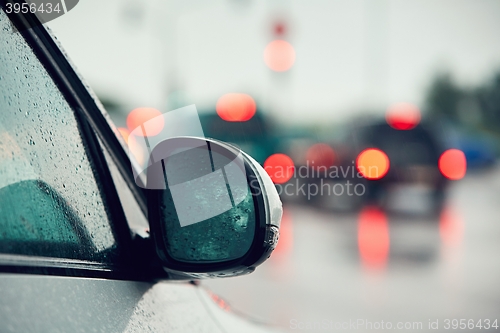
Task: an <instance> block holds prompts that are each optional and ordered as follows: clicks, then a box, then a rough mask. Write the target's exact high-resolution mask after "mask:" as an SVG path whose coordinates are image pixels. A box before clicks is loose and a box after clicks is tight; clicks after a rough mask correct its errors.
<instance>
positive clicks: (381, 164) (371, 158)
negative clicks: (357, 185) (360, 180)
mask: <svg viewBox="0 0 500 333" xmlns="http://www.w3.org/2000/svg"><path fill="white" fill-rule="evenodd" d="M389 165H390V162H389V157H387V155H386V154H385V153H384V152H383V151H382V150H380V149H377V148H368V149H365V150H363V151H362V152H361V153H360V154H359V155H358V158H357V159H356V167H357V169H358V171H359V173H360V174H361V175H362V176H363V177H365V178H366V179H371V180H376V179H381V178H382V177H384V176H385V175H386V174H387V172H388V171H389Z"/></svg>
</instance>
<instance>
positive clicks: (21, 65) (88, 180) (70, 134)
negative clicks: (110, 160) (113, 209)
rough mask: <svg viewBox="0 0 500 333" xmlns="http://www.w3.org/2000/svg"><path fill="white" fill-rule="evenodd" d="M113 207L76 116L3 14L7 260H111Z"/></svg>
mask: <svg viewBox="0 0 500 333" xmlns="http://www.w3.org/2000/svg"><path fill="white" fill-rule="evenodd" d="M106 207H107V204H106V199H105V198H104V196H103V193H102V191H101V189H100V187H99V179H98V175H97V173H96V172H95V165H94V164H93V162H92V160H91V158H90V156H89V154H88V151H86V144H85V139H84V137H83V136H82V134H81V131H80V127H79V125H78V122H77V119H76V117H75V114H74V111H73V110H72V109H71V107H70V106H69V105H68V103H67V102H66V100H65V99H64V97H63V96H62V94H61V93H60V91H59V89H58V88H57V86H56V84H55V83H54V81H53V80H52V79H51V77H50V76H49V75H48V73H47V71H46V70H45V68H44V67H43V65H42V64H41V63H40V61H39V60H38V59H37V58H36V56H35V54H34V53H33V51H32V50H31V48H30V47H29V46H28V44H27V43H26V42H25V40H24V39H23V37H22V36H21V34H20V33H18V32H17V31H15V29H14V28H13V27H12V25H11V23H10V21H9V19H8V18H7V16H6V15H5V13H4V12H3V11H0V253H9V254H25V255H37V256H49V257H64V258H74V259H85V260H101V259H102V258H103V257H105V256H108V257H109V254H110V253H113V251H114V249H115V248H116V241H115V237H114V234H113V231H112V229H111V227H110V216H109V212H108V211H107V208H106Z"/></svg>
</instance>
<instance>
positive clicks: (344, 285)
mask: <svg viewBox="0 0 500 333" xmlns="http://www.w3.org/2000/svg"><path fill="white" fill-rule="evenodd" d="M449 190H450V191H449V200H448V204H447V206H446V207H447V208H446V209H445V210H444V212H443V214H441V217H440V218H436V219H409V218H401V217H399V218H398V217H393V216H385V215H384V214H383V213H380V212H378V211H373V210H372V211H370V210H367V211H366V210H365V211H364V212H363V213H362V214H351V215H345V214H344V215H341V214H332V213H328V212H325V211H320V210H317V209H314V208H307V207H299V206H286V208H285V209H286V211H285V213H286V215H285V217H284V223H283V227H282V237H281V239H280V244H279V248H278V249H277V250H276V251H275V253H274V254H273V256H272V257H271V259H270V260H269V261H268V262H266V263H265V264H264V265H262V266H261V267H259V268H258V269H257V271H256V272H255V273H253V274H250V275H249V276H245V277H238V278H229V279H220V280H213V281H212V280H210V281H204V282H203V284H204V285H205V286H207V287H209V288H210V289H211V290H212V291H214V292H215V293H217V294H218V295H220V296H221V297H222V298H223V299H225V300H226V301H227V302H228V304H229V305H230V306H231V308H232V309H234V310H235V311H238V312H242V313H245V314H248V315H250V316H252V317H253V318H255V319H257V320H260V321H264V322H267V323H272V324H274V325H276V326H277V327H279V328H282V329H283V330H285V331H293V332H296V331H302V330H303V331H309V332H310V331H317V332H322V331H347V330H356V331H372V330H377V331H391V330H392V331H434V332H435V331H450V330H452V328H453V326H452V325H454V324H457V325H459V324H460V321H457V322H452V321H449V322H448V321H447V319H449V320H453V319H458V320H460V319H465V321H462V322H465V323H467V325H471V324H472V323H474V324H473V326H474V328H472V326H469V327H470V329H469V328H467V329H466V330H468V331H476V332H480V331H484V330H485V324H486V323H487V321H486V319H488V320H490V325H491V324H492V323H494V320H495V319H498V322H497V323H498V324H499V325H500V168H496V169H494V170H489V171H483V172H480V173H469V174H468V175H467V177H466V178H465V179H463V180H461V181H459V182H456V183H454V184H453V185H452V186H451V187H450V189H449ZM367 221H372V222H367ZM470 319H472V320H473V321H469V320H470ZM479 320H482V321H481V325H482V326H483V327H482V328H480V327H479V325H478V323H479ZM382 321H383V322H382ZM430 323H432V327H433V328H436V327H437V329H429V325H430ZM398 325H399V327H398ZM342 326H343V328H342ZM405 326H406V329H405ZM377 327H378V328H379V329H376V328H377ZM447 327H449V328H450V329H446V328H447ZM459 327H460V326H459ZM457 330H459V329H457ZM496 331H500V328H499V329H498V330H496Z"/></svg>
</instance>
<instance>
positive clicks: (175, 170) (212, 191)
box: [153, 139, 256, 263]
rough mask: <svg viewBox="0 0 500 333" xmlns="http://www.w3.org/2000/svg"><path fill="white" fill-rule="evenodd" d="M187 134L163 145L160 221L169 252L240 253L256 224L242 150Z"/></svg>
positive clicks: (210, 258)
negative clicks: (188, 136)
mask: <svg viewBox="0 0 500 333" xmlns="http://www.w3.org/2000/svg"><path fill="white" fill-rule="evenodd" d="M186 140H187V144H182V140H181V141H179V140H177V141H175V146H173V145H172V144H170V145H167V146H168V149H163V150H162V149H161V147H159V149H158V150H160V151H161V150H162V151H163V153H162V154H161V155H160V156H162V161H161V164H162V171H163V174H164V180H165V183H166V190H165V191H163V195H162V199H161V201H162V204H161V223H162V229H163V231H164V233H165V242H166V248H167V251H168V254H169V255H170V256H171V257H172V258H173V259H175V260H178V261H182V262H186V263H190V262H192V263H199V262H222V261H228V260H232V259H237V258H240V257H242V256H243V255H245V253H246V252H247V251H248V250H249V249H250V246H251V244H252V241H253V238H254V235H255V229H256V214H255V207H254V198H253V195H252V193H251V191H250V186H251V184H250V183H249V182H248V181H247V176H246V172H245V167H244V160H243V156H242V154H241V152H239V151H237V150H236V149H232V148H230V149H228V148H226V147H225V145H222V144H219V143H215V142H209V141H205V140H202V139H200V140H198V141H194V143H195V144H194V145H193V141H191V142H189V140H193V139H186ZM167 141H170V143H172V141H171V140H167ZM179 142H180V143H179ZM184 143H186V141H185V142H184ZM193 146H195V147H193ZM163 148H164V147H163ZM155 150H157V149H156V148H155ZM153 155H155V153H153ZM156 156H158V154H156ZM157 160H158V159H157Z"/></svg>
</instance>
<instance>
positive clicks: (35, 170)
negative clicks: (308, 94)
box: [0, 1, 279, 332]
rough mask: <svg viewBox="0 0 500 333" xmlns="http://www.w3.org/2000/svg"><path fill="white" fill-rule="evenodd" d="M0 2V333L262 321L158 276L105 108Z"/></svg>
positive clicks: (235, 325)
mask: <svg viewBox="0 0 500 333" xmlns="http://www.w3.org/2000/svg"><path fill="white" fill-rule="evenodd" d="M0 4H1V9H0V95H1V98H0V109H1V110H2V112H1V113H0V162H1V163H0V294H1V295H2V297H1V299H0V331H2V332H56V331H57V332H90V331H92V332H144V331H153V332H167V331H168V332H220V331H231V332H235V331H238V332H263V331H268V330H267V329H266V328H264V327H261V326H257V325H254V324H252V323H250V322H249V321H246V320H244V319H243V318H240V317H238V316H235V315H234V314H232V313H231V312H228V311H224V310H227V308H224V310H223V309H221V306H220V301H218V302H214V301H213V297H211V296H210V295H209V294H208V293H206V292H205V291H204V290H203V289H201V288H200V287H199V286H198V283H196V282H194V281H191V282H189V281H187V280H186V281H184V282H180V283H171V282H166V281H164V280H165V279H167V278H168V277H169V276H171V275H170V274H167V272H166V271H165V267H163V268H162V267H161V265H160V266H158V262H156V261H155V260H153V259H152V258H156V260H157V259H158V254H157V250H155V249H154V248H152V247H151V242H152V240H151V238H154V237H152V236H153V235H154V232H153V230H151V235H152V236H151V237H149V230H147V229H148V224H147V219H146V216H147V214H148V212H149V213H150V214H151V212H152V210H151V209H150V207H151V205H148V204H147V201H146V196H145V192H144V191H143V190H142V189H141V188H139V187H137V186H135V183H134V179H133V178H132V177H133V176H132V171H131V169H130V162H129V160H128V157H127V154H126V152H125V150H124V147H123V146H122V144H121V142H120V141H119V139H118V137H117V136H116V135H115V132H114V131H113V127H112V124H110V123H108V121H107V114H106V112H105V111H104V110H103V109H102V107H100V106H99V102H98V101H97V100H96V99H95V98H93V95H92V92H91V91H90V90H89V88H88V86H86V85H85V83H84V82H82V81H81V78H80V77H79V76H78V75H77V74H76V72H75V71H74V69H73V67H72V66H71V65H70V64H69V63H68V60H67V58H66V56H65V55H64V53H63V52H62V51H61V49H60V48H59V46H58V44H57V43H56V41H55V38H54V37H52V36H51V35H50V34H49V33H48V32H47V30H46V29H45V28H44V27H43V26H42V25H41V24H40V22H38V19H37V18H36V17H35V16H34V15H33V14H32V13H29V12H28V13H26V14H24V13H21V12H20V11H17V13H16V12H14V11H10V12H9V14H8V15H7V13H6V12H7V10H6V8H8V7H7V6H6V2H4V1H2V2H0ZM10 4H11V3H10ZM23 8H24V6H23ZM97 52H98V50H97ZM214 145H215V143H214ZM148 209H149V210H148ZM273 213H276V212H274V211H273ZM278 213H279V211H278ZM259 227H260V226H259ZM256 232H257V231H256ZM157 236H158V234H157ZM226 241H227V238H226ZM266 241H268V242H271V241H274V238H273V239H267V238H266ZM148 244H149V245H148ZM259 245H261V244H259ZM266 255H267V253H266ZM155 262H156V263H155ZM227 275H230V274H227ZM162 280H163V281H162ZM218 304H219V305H218Z"/></svg>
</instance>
